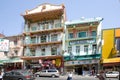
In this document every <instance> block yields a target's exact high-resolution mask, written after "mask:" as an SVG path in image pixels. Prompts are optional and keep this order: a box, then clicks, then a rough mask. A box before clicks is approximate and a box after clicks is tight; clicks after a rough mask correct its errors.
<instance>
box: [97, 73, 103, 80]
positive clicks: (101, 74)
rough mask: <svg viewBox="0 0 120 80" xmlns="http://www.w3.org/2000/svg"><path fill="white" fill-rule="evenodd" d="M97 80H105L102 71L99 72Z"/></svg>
mask: <svg viewBox="0 0 120 80" xmlns="http://www.w3.org/2000/svg"><path fill="white" fill-rule="evenodd" d="M98 78H99V80H105V73H104V71H101V72H100V75H99V76H98Z"/></svg>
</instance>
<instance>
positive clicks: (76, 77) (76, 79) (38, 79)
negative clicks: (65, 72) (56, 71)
mask: <svg viewBox="0 0 120 80" xmlns="http://www.w3.org/2000/svg"><path fill="white" fill-rule="evenodd" d="M35 80H67V76H60V77H59V78H51V77H36V79H35ZM73 80H99V79H98V78H95V77H93V76H79V75H73ZM106 80H118V79H117V78H106Z"/></svg>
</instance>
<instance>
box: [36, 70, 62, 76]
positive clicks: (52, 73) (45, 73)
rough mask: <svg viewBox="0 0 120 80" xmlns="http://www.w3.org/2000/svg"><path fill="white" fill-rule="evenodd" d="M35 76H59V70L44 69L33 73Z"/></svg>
mask: <svg viewBox="0 0 120 80" xmlns="http://www.w3.org/2000/svg"><path fill="white" fill-rule="evenodd" d="M35 76H36V77H37V76H48V77H59V76H60V74H59V71H58V70H56V69H46V70H42V71H39V72H36V73H35Z"/></svg>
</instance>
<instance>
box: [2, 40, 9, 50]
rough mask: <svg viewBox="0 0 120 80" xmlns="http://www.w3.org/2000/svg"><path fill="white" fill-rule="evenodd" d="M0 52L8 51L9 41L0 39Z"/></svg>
mask: <svg viewBox="0 0 120 80" xmlns="http://www.w3.org/2000/svg"><path fill="white" fill-rule="evenodd" d="M0 51H6V52H7V51H9V40H7V39H0Z"/></svg>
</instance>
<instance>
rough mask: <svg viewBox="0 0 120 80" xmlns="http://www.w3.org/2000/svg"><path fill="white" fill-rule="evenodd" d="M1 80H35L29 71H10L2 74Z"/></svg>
mask: <svg viewBox="0 0 120 80" xmlns="http://www.w3.org/2000/svg"><path fill="white" fill-rule="evenodd" d="M3 80H35V78H34V75H33V74H32V73H31V72H30V71H29V70H12V71H9V72H5V73H4V75H3Z"/></svg>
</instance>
